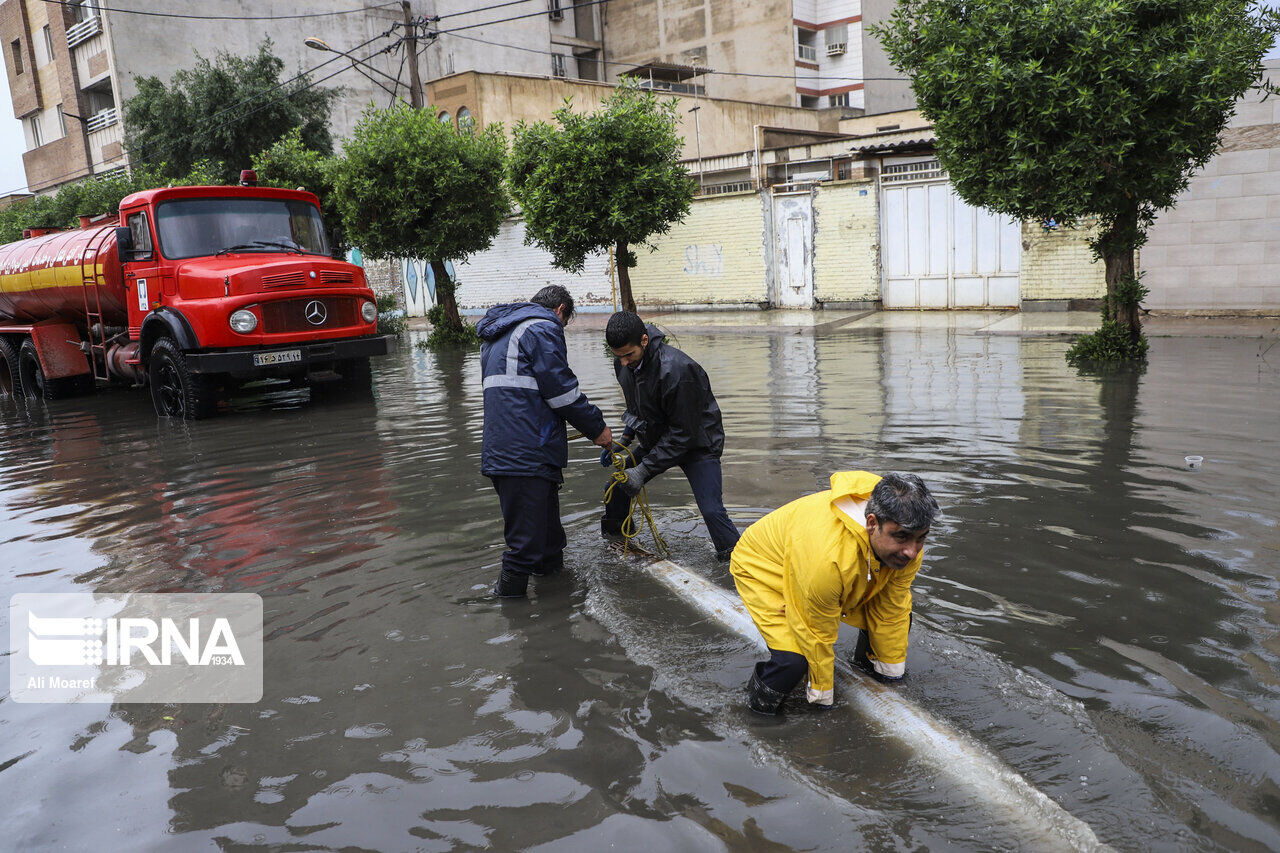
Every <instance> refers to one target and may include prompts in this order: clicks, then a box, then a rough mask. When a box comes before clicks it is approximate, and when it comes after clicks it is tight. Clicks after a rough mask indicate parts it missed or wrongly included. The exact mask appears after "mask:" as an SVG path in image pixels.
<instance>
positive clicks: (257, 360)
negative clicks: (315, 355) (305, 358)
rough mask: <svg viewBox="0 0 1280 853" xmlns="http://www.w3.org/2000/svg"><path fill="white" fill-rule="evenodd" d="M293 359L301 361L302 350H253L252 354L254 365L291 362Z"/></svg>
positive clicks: (262, 365)
mask: <svg viewBox="0 0 1280 853" xmlns="http://www.w3.org/2000/svg"><path fill="white" fill-rule="evenodd" d="M295 361H302V350H300V349H285V350H279V351H278V352H255V353H254V354H253V366H254V367H266V366H267V365H269V364H291V363H293V362H295Z"/></svg>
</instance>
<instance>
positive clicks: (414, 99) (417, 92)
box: [400, 0, 422, 110]
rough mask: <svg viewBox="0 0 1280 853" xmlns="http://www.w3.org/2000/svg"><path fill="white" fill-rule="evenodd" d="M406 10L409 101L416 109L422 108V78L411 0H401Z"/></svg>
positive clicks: (405, 28) (405, 27) (405, 29)
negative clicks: (410, 5)
mask: <svg viewBox="0 0 1280 853" xmlns="http://www.w3.org/2000/svg"><path fill="white" fill-rule="evenodd" d="M400 8H401V9H402V10H403V11H404V38H405V49H406V50H408V51H409V103H410V105H412V106H413V108H414V109H415V110H420V109H422V78H421V77H419V76H418V25H417V22H415V21H414V20H413V12H412V11H410V9H409V0H401V3H400Z"/></svg>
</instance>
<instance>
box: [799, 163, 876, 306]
mask: <svg viewBox="0 0 1280 853" xmlns="http://www.w3.org/2000/svg"><path fill="white" fill-rule="evenodd" d="M878 197H879V193H878V191H877V182H876V181H869V180H867V181H851V182H846V183H837V184H824V185H822V186H820V187H818V189H817V190H816V191H815V192H814V198H813V212H814V226H813V227H814V235H813V291H814V298H815V299H816V300H817V301H818V302H819V303H828V302H874V301H876V300H878V299H879V298H880V224H879V210H878V203H877V199H878Z"/></svg>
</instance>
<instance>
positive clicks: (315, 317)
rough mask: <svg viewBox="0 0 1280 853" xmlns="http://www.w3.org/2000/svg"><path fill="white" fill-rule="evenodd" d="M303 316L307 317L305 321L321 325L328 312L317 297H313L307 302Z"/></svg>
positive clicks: (327, 316)
mask: <svg viewBox="0 0 1280 853" xmlns="http://www.w3.org/2000/svg"><path fill="white" fill-rule="evenodd" d="M303 316H304V317H306V318H307V322H308V323H310V324H311V325H313V326H323V325H324V321H325V320H328V319H329V312H328V311H327V310H326V309H325V307H324V303H323V302H321V301H320V300H319V299H313V300H311V301H310V302H308V303H307V307H306V310H305V311H304V312H303Z"/></svg>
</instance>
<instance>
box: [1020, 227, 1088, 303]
mask: <svg viewBox="0 0 1280 853" xmlns="http://www.w3.org/2000/svg"><path fill="white" fill-rule="evenodd" d="M1095 230H1096V229H1095V228H1094V226H1093V225H1092V223H1084V224H1082V225H1081V227H1079V228H1053V229H1049V230H1045V228H1044V227H1043V226H1042V224H1041V223H1039V222H1024V223H1022V273H1021V281H1020V284H1021V288H1022V305H1023V308H1035V307H1062V308H1067V307H1070V306H1066V305H1063V306H1050V305H1047V304H1045V305H1044V306H1037V305H1035V304H1028V303H1037V302H1041V303H1048V302H1060V301H1063V300H1068V301H1069V300H1081V299H1083V300H1092V299H1101V298H1102V297H1103V296H1105V295H1106V294H1107V280H1106V268H1105V267H1104V266H1103V265H1102V263H1101V262H1100V261H1098V262H1095V261H1094V259H1093V250H1092V249H1090V248H1089V243H1088V241H1089V239H1090V238H1091V237H1092V236H1093V234H1094V232H1095Z"/></svg>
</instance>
